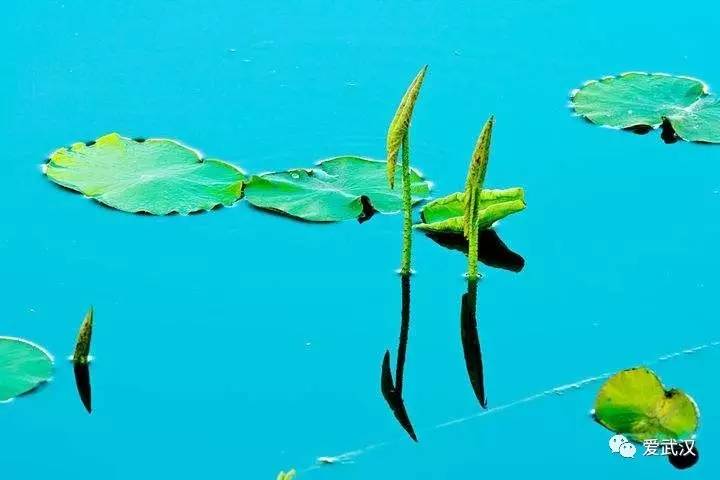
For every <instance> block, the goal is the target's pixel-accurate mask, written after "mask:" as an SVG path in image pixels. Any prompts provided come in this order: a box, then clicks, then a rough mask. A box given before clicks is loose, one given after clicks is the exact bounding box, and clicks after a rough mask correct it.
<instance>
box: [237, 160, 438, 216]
mask: <svg viewBox="0 0 720 480" xmlns="http://www.w3.org/2000/svg"><path fill="white" fill-rule="evenodd" d="M410 175H411V192H412V196H413V203H417V202H419V201H421V200H423V199H425V198H427V197H428V196H429V195H430V184H429V182H427V181H426V180H425V179H424V178H423V177H422V175H421V174H420V173H419V172H418V171H416V170H412V171H411V173H410ZM396 177H397V180H398V181H399V179H400V172H396ZM245 198H246V199H247V201H248V202H250V203H251V204H252V205H254V206H256V207H260V208H265V209H269V210H273V211H277V212H281V213H285V214H287V215H291V216H293V217H297V218H301V219H303V220H308V221H312V222H336V221H341V220H349V219H360V218H362V217H363V216H364V215H367V213H368V212H367V210H368V209H370V210H373V211H378V212H380V213H397V212H399V211H400V210H401V209H402V198H401V194H400V192H398V191H395V190H391V189H390V188H389V186H388V184H387V179H386V162H382V161H377V160H371V159H367V158H361V157H353V156H345V157H335V158H331V159H328V160H324V161H322V162H320V163H318V164H317V165H316V167H315V168H309V169H293V170H288V171H285V172H273V173H266V174H263V175H257V176H253V177H252V178H251V179H250V181H249V182H248V184H247V186H246V187H245Z"/></svg>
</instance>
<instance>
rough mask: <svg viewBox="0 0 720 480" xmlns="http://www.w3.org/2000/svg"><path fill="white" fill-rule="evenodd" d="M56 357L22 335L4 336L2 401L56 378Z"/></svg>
mask: <svg viewBox="0 0 720 480" xmlns="http://www.w3.org/2000/svg"><path fill="white" fill-rule="evenodd" d="M52 373H53V358H52V356H51V355H50V354H49V353H48V352H47V351H45V350H44V349H43V348H42V347H40V346H39V345H36V344H34V343H31V342H29V341H27V340H23V339H22V338H14V337H0V402H5V401H7V400H11V399H13V398H15V397H17V396H19V395H22V394H25V393H28V392H30V391H32V390H34V389H35V388H37V387H38V386H39V385H41V384H42V383H45V382H47V381H48V380H50V378H52Z"/></svg>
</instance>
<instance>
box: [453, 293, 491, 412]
mask: <svg viewBox="0 0 720 480" xmlns="http://www.w3.org/2000/svg"><path fill="white" fill-rule="evenodd" d="M477 284H478V282H477V280H475V279H468V282H467V293H465V294H464V295H463V296H462V300H461V303H460V337H461V339H462V347H463V354H464V355H465V366H466V367H467V372H468V376H469V377H470V384H471V385H472V389H473V392H475V396H476V397H477V399H478V401H479V402H480V406H482V407H483V408H487V397H486V396H485V379H484V374H483V361H482V351H481V350H480V336H479V335H478V329H477V318H476V311H477Z"/></svg>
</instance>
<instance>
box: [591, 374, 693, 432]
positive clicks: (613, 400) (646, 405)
mask: <svg viewBox="0 0 720 480" xmlns="http://www.w3.org/2000/svg"><path fill="white" fill-rule="evenodd" d="M593 416H594V418H595V420H596V421H597V422H598V423H599V424H601V425H602V426H604V427H605V428H607V429H609V430H612V431H613V432H615V433H618V434H621V435H624V436H625V437H627V438H628V439H630V440H631V441H634V442H643V441H645V440H648V439H654V440H682V439H688V438H691V437H692V436H693V435H694V434H695V432H696V431H697V428H698V423H699V418H700V412H699V411H698V407H697V405H696V404H695V402H694V401H693V399H692V398H691V397H690V396H689V395H687V394H686V393H684V392H682V391H681V390H678V389H676V388H672V389H665V387H664V386H663V384H662V382H661V381H660V379H659V378H658V376H657V375H656V374H655V373H654V372H653V371H652V370H650V369H648V368H645V367H638V368H631V369H628V370H623V371H621V372H619V373H616V374H615V375H613V376H612V377H610V378H609V379H608V380H607V381H606V382H605V383H604V384H603V386H602V387H601V388H600V391H599V392H598V395H597V398H596V399H595V408H594V412H593Z"/></svg>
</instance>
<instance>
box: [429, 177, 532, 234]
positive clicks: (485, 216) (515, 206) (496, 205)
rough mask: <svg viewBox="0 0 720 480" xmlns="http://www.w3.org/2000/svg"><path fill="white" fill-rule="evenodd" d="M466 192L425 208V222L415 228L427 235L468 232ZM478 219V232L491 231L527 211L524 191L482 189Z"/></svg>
mask: <svg viewBox="0 0 720 480" xmlns="http://www.w3.org/2000/svg"><path fill="white" fill-rule="evenodd" d="M464 197H465V193H463V192H458V193H453V194H451V195H448V196H446V197H442V198H438V199H437V200H433V201H432V202H429V203H428V204H427V205H425V206H423V208H422V210H421V211H420V217H421V219H422V223H419V224H417V225H415V228H418V229H420V230H424V231H426V232H438V233H460V234H463V233H464V231H465V228H464V227H465V221H464V216H465V207H464V205H465V198H464ZM478 203H479V208H478V211H477V218H476V221H478V225H479V229H480V230H482V229H484V228H489V227H490V226H492V224H493V223H495V222H497V221H498V220H500V219H502V218H505V217H507V216H508V215H512V214H513V213H517V212H519V211H521V210H523V209H524V208H525V193H524V191H523V189H522V188H519V187H517V188H508V189H504V190H492V189H487V190H482V191H481V192H480V201H479V202H478Z"/></svg>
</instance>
